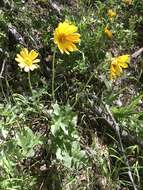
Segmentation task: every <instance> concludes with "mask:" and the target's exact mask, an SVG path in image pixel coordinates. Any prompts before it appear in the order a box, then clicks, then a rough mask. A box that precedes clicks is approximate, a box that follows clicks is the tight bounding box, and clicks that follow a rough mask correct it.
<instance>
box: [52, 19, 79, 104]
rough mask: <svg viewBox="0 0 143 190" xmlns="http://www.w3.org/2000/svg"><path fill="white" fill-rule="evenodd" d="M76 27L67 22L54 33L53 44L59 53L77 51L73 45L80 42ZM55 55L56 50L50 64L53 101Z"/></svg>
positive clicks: (59, 25) (61, 24) (60, 24)
mask: <svg viewBox="0 0 143 190" xmlns="http://www.w3.org/2000/svg"><path fill="white" fill-rule="evenodd" d="M77 30H78V28H77V26H75V25H74V24H70V23H69V22H68V21H64V22H63V23H62V22H60V23H59V24H58V27H57V28H56V29H55V31H54V43H55V45H56V46H57V47H58V48H59V50H60V52H61V53H62V54H63V53H67V54H69V52H73V51H78V48H77V47H76V45H75V44H77V43H79V42H80V34H79V33H77ZM55 54H56V49H55V50H54V54H53V63H52V97H53V101H55V93H54V81H55Z"/></svg>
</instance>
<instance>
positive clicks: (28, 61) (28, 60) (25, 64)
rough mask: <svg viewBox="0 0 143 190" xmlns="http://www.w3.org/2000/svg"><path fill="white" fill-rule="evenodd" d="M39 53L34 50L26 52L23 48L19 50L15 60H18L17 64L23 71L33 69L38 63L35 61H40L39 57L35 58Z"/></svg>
mask: <svg viewBox="0 0 143 190" xmlns="http://www.w3.org/2000/svg"><path fill="white" fill-rule="evenodd" d="M38 55H39V53H37V52H36V51H34V50H31V51H30V52H28V49H27V48H23V49H22V50H21V51H20V54H17V55H16V56H17V57H16V58H15V60H16V61H17V62H18V66H19V67H20V68H21V69H24V71H25V72H29V71H30V70H31V71H33V70H34V69H37V68H38V67H39V65H38V64H37V63H39V62H40V59H37V57H38Z"/></svg>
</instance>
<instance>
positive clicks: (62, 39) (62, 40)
mask: <svg viewBox="0 0 143 190" xmlns="http://www.w3.org/2000/svg"><path fill="white" fill-rule="evenodd" d="M59 41H60V42H61V43H64V42H65V41H67V40H66V35H65V34H61V35H59Z"/></svg>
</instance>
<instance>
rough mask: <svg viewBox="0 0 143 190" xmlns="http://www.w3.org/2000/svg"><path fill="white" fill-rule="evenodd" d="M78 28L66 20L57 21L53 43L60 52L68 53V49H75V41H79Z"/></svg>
mask: <svg viewBox="0 0 143 190" xmlns="http://www.w3.org/2000/svg"><path fill="white" fill-rule="evenodd" d="M77 30H78V28H77V27H76V26H75V25H74V24H70V23H69V22H68V21H65V22H63V23H61V22H60V23H59V25H58V27H57V28H56V29H55V31H54V43H55V44H56V45H57V46H58V48H59V50H60V52H61V53H64V52H65V53H67V54H69V51H71V52H72V51H77V50H78V48H77V47H76V45H75V44H76V43H79V42H80V34H79V33H77Z"/></svg>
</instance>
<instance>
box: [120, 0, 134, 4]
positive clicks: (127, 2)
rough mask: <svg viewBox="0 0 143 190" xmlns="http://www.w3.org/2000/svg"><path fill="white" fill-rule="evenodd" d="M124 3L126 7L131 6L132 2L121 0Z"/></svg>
mask: <svg viewBox="0 0 143 190" xmlns="http://www.w3.org/2000/svg"><path fill="white" fill-rule="evenodd" d="M122 1H123V2H124V3H126V4H127V5H131V4H132V0H122Z"/></svg>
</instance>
